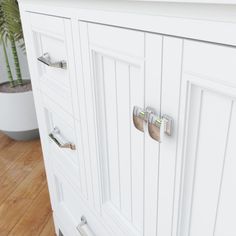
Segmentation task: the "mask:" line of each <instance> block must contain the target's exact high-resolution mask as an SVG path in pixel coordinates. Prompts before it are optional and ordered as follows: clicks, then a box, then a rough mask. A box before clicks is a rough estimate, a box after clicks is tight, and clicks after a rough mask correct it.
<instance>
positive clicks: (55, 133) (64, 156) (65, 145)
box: [42, 95, 81, 188]
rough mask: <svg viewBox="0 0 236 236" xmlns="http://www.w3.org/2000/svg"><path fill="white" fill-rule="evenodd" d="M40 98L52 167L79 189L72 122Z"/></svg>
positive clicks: (50, 101) (61, 110) (75, 141)
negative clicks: (55, 167)
mask: <svg viewBox="0 0 236 236" xmlns="http://www.w3.org/2000/svg"><path fill="white" fill-rule="evenodd" d="M42 98H43V109H44V115H45V120H46V122H45V123H46V124H47V134H46V135H47V137H46V138H47V139H48V149H49V153H50V159H51V161H52V165H53V166H59V167H60V170H61V172H62V174H63V175H64V176H66V178H68V180H69V181H70V182H72V183H73V184H74V185H75V186H77V187H79V188H80V186H81V184H80V183H81V178H80V170H79V166H80V165H79V157H80V156H79V147H78V144H77V139H76V131H75V127H74V120H73V118H72V117H71V116H70V115H69V114H67V113H66V112H64V111H63V109H61V108H60V106H59V105H57V104H56V103H54V102H53V101H52V100H51V99H50V98H48V97H47V96H46V95H42ZM59 167H58V168H59Z"/></svg>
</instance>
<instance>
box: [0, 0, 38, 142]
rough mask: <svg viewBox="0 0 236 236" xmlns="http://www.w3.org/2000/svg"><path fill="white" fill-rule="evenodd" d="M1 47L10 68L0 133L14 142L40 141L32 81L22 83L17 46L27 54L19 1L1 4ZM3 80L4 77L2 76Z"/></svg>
mask: <svg viewBox="0 0 236 236" xmlns="http://www.w3.org/2000/svg"><path fill="white" fill-rule="evenodd" d="M0 44H1V45H2V48H3V54H4V58H5V65H6V68H7V77H8V78H7V79H8V80H7V82H2V83H0V130H1V131H2V132H4V133H5V134H7V135H8V136H9V137H11V138H13V139H15V140H29V139H33V138H36V137H38V125H37V119H36V114H35V108H34V100H33V93H32V87H31V82H30V80H23V79H22V75H21V68H20V63H19V58H18V53H17V46H16V44H17V45H19V46H20V47H21V48H22V50H24V39H23V32H22V27H21V21H20V13H19V8H18V3H17V1H16V0H0ZM7 46H10V48H11V53H12V57H13V61H14V69H15V72H16V73H15V74H16V78H13V74H12V68H11V66H10V63H9V57H8V56H9V55H8V53H7ZM0 76H1V74H0Z"/></svg>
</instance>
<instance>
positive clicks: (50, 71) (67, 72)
mask: <svg viewBox="0 0 236 236" xmlns="http://www.w3.org/2000/svg"><path fill="white" fill-rule="evenodd" d="M29 19H30V22H31V31H32V38H33V50H34V53H33V55H34V56H35V58H34V59H35V60H36V65H37V66H36V68H37V75H38V76H37V77H38V78H36V79H37V80H38V82H39V86H40V89H41V90H43V91H44V92H45V93H47V95H48V96H49V97H51V98H52V99H53V100H54V101H55V102H57V103H58V104H59V105H60V106H62V107H63V108H64V109H65V110H66V111H68V112H70V113H71V114H72V102H71V100H72V99H71V97H72V94H71V77H72V75H71V73H72V67H73V66H72V64H73V63H70V58H71V57H73V56H72V55H71V53H70V47H68V45H67V44H72V42H69V41H70V40H72V37H71V26H70V20H69V19H64V18H60V17H53V16H47V15H41V14H35V13H30V15H29Z"/></svg>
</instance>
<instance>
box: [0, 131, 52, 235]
mask: <svg viewBox="0 0 236 236" xmlns="http://www.w3.org/2000/svg"><path fill="white" fill-rule="evenodd" d="M8 235H14V236H27V235H30V236H54V235H55V231H54V225H53V219H52V213H51V207H50V201H49V196H48V189H47V184H46V177H45V170H44V164H43V158H42V151H41V145H40V142H39V140H34V141H30V142H16V141H13V140H11V139H9V138H8V137H6V136H5V135H4V134H2V133H0V236H8Z"/></svg>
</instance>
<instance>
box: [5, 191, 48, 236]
mask: <svg viewBox="0 0 236 236" xmlns="http://www.w3.org/2000/svg"><path fill="white" fill-rule="evenodd" d="M51 215H52V211H51V206H50V202H49V195H48V190H47V188H44V189H43V190H42V191H41V192H40V194H39V195H38V197H37V199H36V200H35V202H34V204H32V205H31V206H30V207H29V209H28V210H27V212H26V213H25V215H24V217H23V218H22V219H21V220H20V221H19V222H18V223H17V225H16V226H15V227H14V229H13V230H12V231H11V232H10V234H9V236H20V235H22V236H23V235H24V236H32V235H39V234H40V232H41V231H42V229H43V228H44V227H45V224H46V223H47V221H48V219H49V218H50V217H51Z"/></svg>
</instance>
